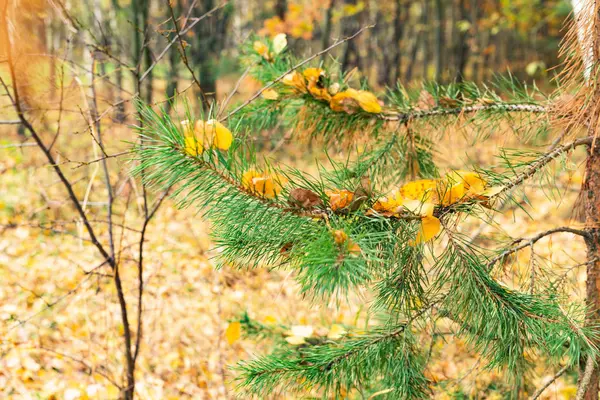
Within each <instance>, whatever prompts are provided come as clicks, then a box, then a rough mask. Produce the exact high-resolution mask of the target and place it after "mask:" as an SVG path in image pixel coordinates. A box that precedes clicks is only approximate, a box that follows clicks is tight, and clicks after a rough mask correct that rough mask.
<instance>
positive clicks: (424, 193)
mask: <svg viewBox="0 0 600 400" xmlns="http://www.w3.org/2000/svg"><path fill="white" fill-rule="evenodd" d="M436 187H437V181H436V180H434V179H419V180H416V181H412V182H408V183H406V184H405V185H404V186H402V187H401V188H400V194H401V195H402V197H404V198H405V199H408V200H420V201H423V202H425V201H429V200H430V199H431V198H432V197H433V194H434V190H435V188H436Z"/></svg>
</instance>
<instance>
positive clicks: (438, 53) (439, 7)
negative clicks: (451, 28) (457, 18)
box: [435, 0, 446, 83]
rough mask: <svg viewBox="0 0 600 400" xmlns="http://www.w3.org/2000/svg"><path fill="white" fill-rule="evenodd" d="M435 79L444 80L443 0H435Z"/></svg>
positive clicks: (437, 80) (439, 81)
mask: <svg viewBox="0 0 600 400" xmlns="http://www.w3.org/2000/svg"><path fill="white" fill-rule="evenodd" d="M435 11H436V13H435V16H436V25H435V81H436V82H438V83H441V82H442V68H443V65H444V59H443V57H444V51H443V48H444V24H445V22H446V21H445V20H444V3H443V1H442V0H435Z"/></svg>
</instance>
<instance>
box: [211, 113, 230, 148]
mask: <svg viewBox="0 0 600 400" xmlns="http://www.w3.org/2000/svg"><path fill="white" fill-rule="evenodd" d="M204 129H205V130H206V131H207V132H208V133H209V134H210V136H209V137H211V138H212V144H213V146H215V147H216V148H218V149H220V150H228V149H229V147H231V143H233V135H232V134H231V131H230V130H229V129H227V128H226V127H225V125H223V124H222V123H220V122H219V121H217V120H215V119H209V120H208V121H206V123H205V124H204Z"/></svg>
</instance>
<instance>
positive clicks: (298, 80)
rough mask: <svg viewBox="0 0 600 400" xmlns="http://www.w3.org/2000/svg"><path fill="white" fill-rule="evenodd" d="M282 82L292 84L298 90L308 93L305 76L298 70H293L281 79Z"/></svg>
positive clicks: (287, 84)
mask: <svg viewBox="0 0 600 400" xmlns="http://www.w3.org/2000/svg"><path fill="white" fill-rule="evenodd" d="M281 83H283V84H284V85H286V86H291V87H292V88H294V89H295V90H296V91H298V92H301V93H306V82H305V81H304V77H303V76H302V74H300V73H299V72H298V71H292V72H290V73H289V74H287V75H286V76H284V77H283V79H281Z"/></svg>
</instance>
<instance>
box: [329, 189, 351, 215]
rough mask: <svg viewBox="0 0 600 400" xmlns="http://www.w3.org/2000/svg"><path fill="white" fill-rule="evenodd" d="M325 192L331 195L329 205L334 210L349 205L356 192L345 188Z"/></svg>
mask: <svg viewBox="0 0 600 400" xmlns="http://www.w3.org/2000/svg"><path fill="white" fill-rule="evenodd" d="M325 194H326V195H327V196H329V206H330V207H331V209H332V210H333V211H337V210H341V209H343V208H346V207H348V206H349V205H350V203H352V199H353V198H354V193H353V192H351V191H349V190H345V189H344V190H337V189H336V190H327V191H325Z"/></svg>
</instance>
